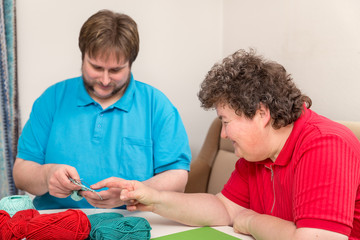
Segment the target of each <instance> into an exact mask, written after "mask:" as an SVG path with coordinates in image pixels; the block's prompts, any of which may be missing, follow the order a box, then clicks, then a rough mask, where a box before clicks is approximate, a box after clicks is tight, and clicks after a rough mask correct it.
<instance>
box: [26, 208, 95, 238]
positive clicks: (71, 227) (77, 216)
mask: <svg viewBox="0 0 360 240" xmlns="http://www.w3.org/2000/svg"><path fill="white" fill-rule="evenodd" d="M90 228H91V225H90V221H89V219H88V217H87V216H86V214H85V213H84V212H82V211H81V210H74V209H69V210H66V211H64V212H58V213H50V214H40V215H38V216H36V217H34V218H33V219H31V220H30V222H29V224H28V226H27V234H26V238H27V239H37V240H47V239H54V240H55V239H59V240H64V239H71V240H82V239H86V238H87V237H88V236H89V233H90Z"/></svg>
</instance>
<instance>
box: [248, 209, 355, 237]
mask: <svg viewBox="0 0 360 240" xmlns="http://www.w3.org/2000/svg"><path fill="white" fill-rule="evenodd" d="M248 227H249V232H250V234H251V235H252V236H253V237H254V238H255V239H257V240H260V239H261V240H273V239H274V240H282V239H283V240H288V239H293V240H302V239H309V240H311V239H316V240H346V239H348V238H347V236H345V235H343V234H340V233H336V232H332V231H327V230H322V229H317V228H296V225H295V224H294V223H293V222H291V221H286V220H283V219H281V218H277V217H274V216H270V215H266V214H256V215H255V216H254V217H252V218H251V219H250V221H249V226H248Z"/></svg>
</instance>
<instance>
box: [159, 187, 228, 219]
mask: <svg viewBox="0 0 360 240" xmlns="http://www.w3.org/2000/svg"><path fill="white" fill-rule="evenodd" d="M153 212H154V213H157V214H159V215H161V216H164V217H166V218H169V219H172V220H175V221H177V222H180V223H183V224H186V225H191V226H216V225H230V224H231V222H230V217H229V214H228V213H227V211H226V208H225V206H224V205H223V203H222V202H221V201H220V200H219V198H218V197H216V196H214V195H212V194H206V193H195V194H184V193H177V192H166V191H160V192H159V194H158V201H157V202H156V203H155V204H154V208H153Z"/></svg>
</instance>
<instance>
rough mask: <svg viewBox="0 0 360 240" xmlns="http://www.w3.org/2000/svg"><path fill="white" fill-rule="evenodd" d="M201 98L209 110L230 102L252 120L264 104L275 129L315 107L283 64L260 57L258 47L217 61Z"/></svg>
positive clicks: (231, 105)
mask: <svg viewBox="0 0 360 240" xmlns="http://www.w3.org/2000/svg"><path fill="white" fill-rule="evenodd" d="M198 97H199V99H200V102H201V106H202V107H203V108H205V109H210V108H215V107H216V106H217V105H218V104H226V105H229V107H231V108H232V109H234V110H235V112H236V114H238V115H241V114H244V116H245V117H247V118H249V119H252V118H253V117H254V116H255V113H256V111H257V110H258V109H259V108H260V103H262V104H263V105H264V106H265V107H267V108H268V109H269V110H270V114H271V118H272V119H273V124H272V126H273V127H274V128H275V129H279V128H281V127H284V126H287V125H288V124H291V123H293V122H294V121H296V120H297V119H298V118H299V117H300V115H301V114H302V111H303V110H304V103H305V104H306V107H307V108H310V107H311V104H312V102H311V99H310V98H309V97H308V96H306V95H304V94H302V93H301V91H300V90H299V89H298V88H297V87H296V86H295V84H294V82H293V81H292V78H291V75H290V74H288V73H286V70H285V68H284V67H283V66H281V65H280V64H278V63H276V62H273V61H267V60H264V59H263V58H262V56H257V55H256V53H255V50H253V49H250V51H249V52H246V51H244V50H239V51H237V52H235V53H234V54H232V55H230V56H228V57H226V58H225V59H224V60H223V61H222V62H221V63H217V64H215V65H214V66H213V67H212V69H211V70H210V71H209V72H208V74H207V75H206V77H205V80H204V81H203V82H202V84H201V87H200V91H199V93H198Z"/></svg>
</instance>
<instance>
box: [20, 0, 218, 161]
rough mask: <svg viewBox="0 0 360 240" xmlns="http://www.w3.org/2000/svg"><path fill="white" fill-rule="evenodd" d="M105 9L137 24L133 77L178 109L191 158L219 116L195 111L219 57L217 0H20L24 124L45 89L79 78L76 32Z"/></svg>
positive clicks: (79, 62) (21, 97)
mask: <svg viewBox="0 0 360 240" xmlns="http://www.w3.org/2000/svg"><path fill="white" fill-rule="evenodd" d="M104 8H107V9H111V10H115V11H118V12H123V13H126V14H128V15H130V16H131V17H132V18H133V19H134V20H135V21H136V22H137V23H138V28H139V34H140V53H139V56H138V58H137V60H136V61H135V62H134V64H133V73H134V77H135V79H137V80H140V81H143V82H146V83H149V84H151V85H153V86H155V87H157V88H159V89H160V90H162V91H163V92H164V93H165V94H166V95H167V96H168V97H169V98H170V100H171V101H172V102H173V103H174V105H175V106H176V107H177V108H178V109H179V111H180V114H181V116H182V119H183V121H184V124H185V127H186V130H187V132H188V135H189V140H190V145H191V150H192V153H193V155H194V156H196V155H197V153H198V151H199V149H200V147H201V145H202V142H203V140H204V137H205V135H206V132H207V128H208V127H209V125H210V123H211V121H212V120H213V119H214V118H215V117H216V114H215V113H214V112H207V111H204V110H203V109H202V108H200V102H199V100H198V99H197V92H198V90H199V85H200V83H201V82H202V80H203V78H204V77H205V75H206V73H207V71H208V70H209V69H210V68H211V66H212V65H213V64H214V62H215V61H217V60H218V59H220V58H221V56H222V51H221V46H222V36H221V34H220V33H221V31H222V1H221V0H211V1H208V0H197V1H192V0H182V1H176V0H151V1H148V0H101V1H98V0H75V1H74V0H61V1H58V0H31V1H28V0H17V34H18V70H19V71H18V77H19V95H20V110H21V117H22V125H24V124H25V122H26V120H27V119H28V116H29V114H30V111H31V106H32V103H33V102H34V100H35V99H36V98H37V97H38V96H39V95H40V94H41V93H42V92H43V91H44V90H45V88H47V87H48V86H49V85H51V84H53V83H55V82H58V81H61V80H63V79H66V78H69V77H73V76H78V75H80V65H81V54H80V51H79V49H78V45H77V44H78V33H79V31H80V28H81V26H82V24H83V23H84V21H85V20H86V19H87V18H88V17H89V16H90V15H92V14H93V13H95V12H97V11H98V10H100V9H104Z"/></svg>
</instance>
